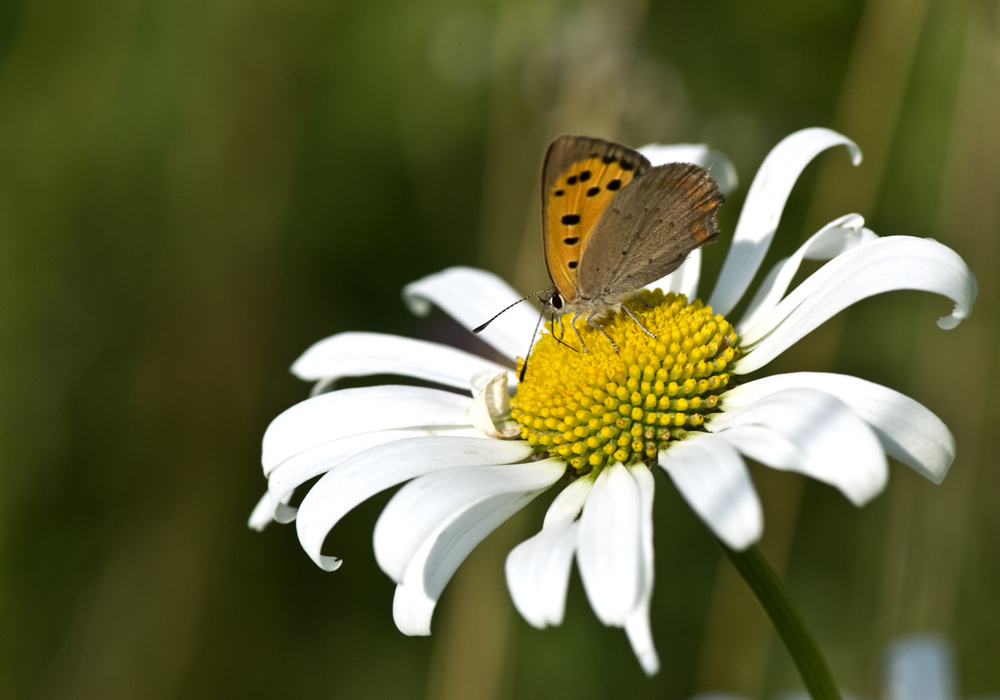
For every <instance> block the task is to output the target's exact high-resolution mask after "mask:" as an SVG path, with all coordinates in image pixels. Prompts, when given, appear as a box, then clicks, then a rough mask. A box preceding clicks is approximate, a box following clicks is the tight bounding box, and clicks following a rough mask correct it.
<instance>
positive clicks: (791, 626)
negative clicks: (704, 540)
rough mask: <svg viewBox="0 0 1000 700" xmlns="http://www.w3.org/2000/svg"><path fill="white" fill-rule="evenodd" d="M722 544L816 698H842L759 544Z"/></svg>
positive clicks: (818, 699) (824, 662)
mask: <svg viewBox="0 0 1000 700" xmlns="http://www.w3.org/2000/svg"><path fill="white" fill-rule="evenodd" d="M719 546H721V547H722V551H723V552H725V553H726V556H728V557H729V561H731V562H732V563H733V566H735V567H736V570H737V571H738V572H740V576H742V577H743V580H744V581H746V582H747V585H748V586H750V590H751V591H753V594H754V595H755V596H757V600H758V601H759V602H760V604H761V607H763V608H764V612H766V613H767V616H768V617H769V618H771V622H772V623H773V624H774V628H775V629H776V630H777V632H778V636H779V637H781V641H782V642H784V644H785V648H786V649H787V650H788V653H789V654H790V655H791V657H792V661H794V662H795V666H796V668H798V669H799V675H801V676H802V681H803V682H804V683H805V684H806V689H807V690H808V691H809V694H810V695H811V696H812V698H813V700H841V698H840V691H839V690H838V689H837V684H836V683H834V681H833V675H832V674H831V673H830V667H829V666H827V664H826V659H824V658H823V654H822V653H821V652H820V650H819V647H818V646H816V641H815V640H814V639H813V638H812V635H811V634H809V630H808V629H807V628H806V625H805V622H803V621H802V616H801V615H799V611H798V610H796V609H795V605H794V604H793V603H792V599H791V598H789V597H788V592H787V591H786V590H785V587H784V586H783V585H782V584H781V581H779V580H778V577H777V575H776V574H775V573H774V570H773V569H771V566H770V565H769V564H768V563H767V560H766V559H764V557H763V555H762V554H761V553H760V551H759V550H758V549H757V548H756V547H750V548H749V549H747V550H746V551H743V552H734V551H733V550H731V549H730V548H729V547H727V546H726V545H725V544H723V543H722V542H719Z"/></svg>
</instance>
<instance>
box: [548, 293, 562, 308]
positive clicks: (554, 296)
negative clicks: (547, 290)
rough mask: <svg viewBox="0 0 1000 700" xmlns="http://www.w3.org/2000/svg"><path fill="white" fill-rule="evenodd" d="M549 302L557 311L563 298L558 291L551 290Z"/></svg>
mask: <svg viewBox="0 0 1000 700" xmlns="http://www.w3.org/2000/svg"><path fill="white" fill-rule="evenodd" d="M549 303H550V304H552V308H553V309H555V310H557V311H558V310H559V309H561V308H562V307H563V300H562V297H561V296H560V295H559V292H555V291H554V292H552V297H551V298H550V299H549Z"/></svg>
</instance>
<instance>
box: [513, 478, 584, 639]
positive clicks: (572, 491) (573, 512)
mask: <svg viewBox="0 0 1000 700" xmlns="http://www.w3.org/2000/svg"><path fill="white" fill-rule="evenodd" d="M593 483H594V482H593V479H592V478H591V477H589V476H585V477H583V478H580V479H577V480H576V481H574V482H573V483H572V484H570V485H569V486H567V487H566V488H564V489H563V490H562V491H560V492H559V495H558V496H556V497H555V500H553V501H552V504H551V505H550V506H549V509H548V512H547V513H546V515H545V524H544V525H543V526H542V530H541V532H539V533H538V534H537V535H535V536H534V537H531V538H530V539H527V540H525V541H524V542H522V543H521V544H519V545H517V546H516V547H514V549H512V550H511V552H510V554H509V555H507V563H506V566H505V571H506V574H507V588H508V589H510V597H511V600H513V601H514V607H516V608H517V611H518V612H519V613H521V616H522V617H524V619H525V620H527V621H528V624H530V625H532V626H533V627H537V628H539V629H542V628H545V627H548V626H549V625H561V624H562V621H563V615H564V614H565V612H566V589H567V587H568V586H569V574H570V568H571V567H572V564H573V554H574V552H576V541H577V530H578V528H579V523H578V521H577V518H578V517H579V515H580V511H581V510H582V509H583V504H584V503H585V502H586V500H587V495H588V494H589V493H590V487H591V486H592V485H593Z"/></svg>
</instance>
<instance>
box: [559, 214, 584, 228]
mask: <svg viewBox="0 0 1000 700" xmlns="http://www.w3.org/2000/svg"><path fill="white" fill-rule="evenodd" d="M560 221H562V222H563V223H564V224H566V225H567V226H575V225H576V224H578V223H580V215H579V214H566V216H564V217H563V218H562V219H560Z"/></svg>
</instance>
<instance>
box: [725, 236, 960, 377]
mask: <svg viewBox="0 0 1000 700" xmlns="http://www.w3.org/2000/svg"><path fill="white" fill-rule="evenodd" d="M898 289H914V290H919V291H925V292H935V293H937V294H941V295H942V296H946V297H948V298H950V299H951V300H952V301H953V302H954V303H955V307H954V310H953V311H952V313H951V314H950V315H948V316H944V317H942V318H940V319H939V320H938V325H939V326H940V327H941V328H954V327H955V326H957V325H958V324H959V323H960V322H961V320H962V319H964V318H965V317H966V316H968V315H969V312H970V311H971V310H972V304H973V302H974V301H975V299H976V278H975V277H974V276H973V275H972V273H971V272H970V271H969V268H968V266H966V264H965V262H964V261H963V260H962V258H961V257H959V255H958V254H957V253H956V252H955V251H953V250H952V249H951V248H948V247H947V246H944V245H941V244H940V243H938V242H937V241H934V240H931V239H929V238H912V237H910V236H891V237H888V238H879V239H877V240H874V241H870V242H868V243H865V244H862V245H859V246H857V247H856V248H853V249H851V250H849V251H847V252H845V253H843V254H842V255H838V256H837V257H836V258H834V259H833V260H831V261H830V262H828V263H826V264H825V265H824V266H823V267H821V268H820V269H819V270H817V271H816V272H815V273H813V274H812V275H811V276H810V277H809V278H808V279H806V280H805V281H804V282H803V283H802V284H800V285H799V286H798V287H796V288H795V289H794V290H792V292H791V293H790V294H789V295H788V296H787V297H785V298H784V299H783V300H782V301H781V302H780V303H779V304H778V305H777V306H776V307H774V309H772V310H771V312H770V313H768V314H766V315H765V316H764V317H763V318H762V319H761V320H760V321H759V322H758V323H757V324H756V325H754V326H753V327H752V328H749V329H747V330H746V332H745V333H744V335H743V336H742V337H741V339H740V344H741V345H742V346H743V347H744V348H749V351H748V352H747V353H746V354H745V355H744V356H743V357H742V358H740V359H739V360H737V361H736V362H735V363H733V365H732V369H733V371H734V372H736V373H739V374H746V373H748V372H752V371H754V370H756V369H760V368H761V367H763V366H764V365H766V364H767V363H768V362H770V361H771V360H773V359H774V358H775V357H777V356H778V355H780V354H781V353H782V352H784V350H785V349H786V348H788V347H789V346H791V345H792V344H794V343H795V342H796V341H798V340H799V339H800V338H802V337H803V336H804V335H806V334H807V333H809V332H810V331H811V330H813V329H814V328H816V327H817V326H819V325H820V324H822V323H823V322H824V321H826V320H827V319H828V318H830V317H831V316H833V315H834V314H836V313H837V312H839V311H842V310H843V309H845V308H847V307H848V306H850V305H851V304H853V303H855V302H857V301H860V300H861V299H865V298H867V297H870V296H874V295H875V294H881V293H883V292H890V291H894V290H898Z"/></svg>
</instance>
